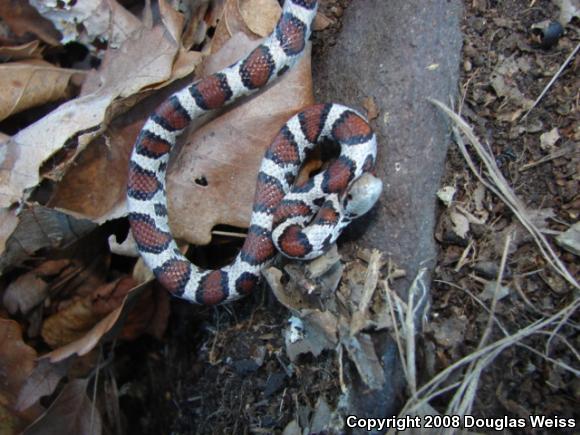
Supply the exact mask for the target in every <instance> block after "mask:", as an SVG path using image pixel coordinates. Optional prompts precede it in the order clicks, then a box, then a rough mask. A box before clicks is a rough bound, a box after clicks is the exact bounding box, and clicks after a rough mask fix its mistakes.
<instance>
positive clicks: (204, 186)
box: [167, 35, 313, 244]
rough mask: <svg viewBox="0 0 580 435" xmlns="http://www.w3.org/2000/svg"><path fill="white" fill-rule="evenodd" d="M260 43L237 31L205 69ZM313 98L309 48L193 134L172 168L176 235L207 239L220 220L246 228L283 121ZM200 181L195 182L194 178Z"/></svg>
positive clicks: (172, 219) (198, 241)
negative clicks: (261, 173)
mask: <svg viewBox="0 0 580 435" xmlns="http://www.w3.org/2000/svg"><path fill="white" fill-rule="evenodd" d="M255 45H256V43H252V42H250V41H249V40H248V39H247V38H246V37H245V36H243V35H239V36H238V35H236V36H235V37H234V38H232V40H231V41H230V42H228V43H227V44H226V45H225V46H224V47H223V50H221V51H220V54H221V55H222V56H223V57H221V56H220V57H219V58H218V57H217V56H214V57H213V58H212V59H211V61H212V62H211V65H207V64H206V70H205V71H204V73H206V74H209V73H211V72H214V71H218V70H220V69H221V68H223V67H224V66H226V65H228V64H230V63H231V62H232V61H234V60H237V58H238V57H239V53H240V52H248V51H249V49H250V48H251V47H253V46H255ZM312 103H313V95H312V81H311V73H310V53H309V50H307V53H306V54H305V55H304V57H303V58H302V59H301V60H300V61H299V63H298V65H296V66H295V67H294V68H293V69H292V70H291V71H289V72H288V73H287V74H286V75H284V76H283V77H281V79H280V80H278V81H277V82H275V83H274V84H273V85H272V86H270V87H268V88H267V89H265V90H264V91H261V92H260V93H259V94H258V95H257V96H255V97H253V98H251V99H247V100H245V101H243V102H242V103H241V104H240V105H238V106H236V107H235V108H233V109H231V110H229V111H227V112H226V113H225V114H223V115H222V116H220V117H219V118H217V119H215V120H213V121H211V122H209V123H208V124H206V125H204V126H203V127H201V128H199V129H197V130H195V131H194V132H193V133H190V134H189V135H188V137H187V141H186V143H185V144H184V146H183V148H182V149H181V152H180V154H179V155H178V156H176V158H175V161H174V164H173V165H171V166H170V168H169V171H168V182H167V186H168V188H167V191H168V204H169V220H170V225H171V229H172V233H173V235H174V236H175V237H177V238H180V239H183V240H186V241H188V242H190V243H194V244H207V243H209V241H210V240H211V230H212V228H213V227H214V226H215V225H217V224H226V225H232V226H235V227H247V226H248V224H249V218H250V212H251V208H252V202H253V196H254V191H255V185H256V175H257V173H258V167H259V165H260V162H261V160H262V157H263V155H264V152H265V150H266V148H267V147H268V145H269V144H270V142H271V141H272V139H273V138H274V136H275V135H276V133H277V132H278V130H279V129H280V128H281V127H282V125H283V124H284V123H285V122H286V121H287V120H288V118H290V117H291V116H292V115H293V114H294V113H296V112H297V111H298V110H299V109H301V108H302V107H305V106H307V105H310V104H312ZM196 180H197V181H196Z"/></svg>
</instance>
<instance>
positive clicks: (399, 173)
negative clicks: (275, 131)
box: [314, 0, 462, 417]
mask: <svg viewBox="0 0 580 435" xmlns="http://www.w3.org/2000/svg"><path fill="white" fill-rule="evenodd" d="M461 12H462V8H461V2H459V1H458V0H390V1H385V0H366V1H353V2H351V4H350V6H349V7H348V8H347V9H346V11H345V16H344V18H343V28H342V31H341V33H340V35H339V37H338V40H337V43H336V45H335V46H333V47H331V48H330V49H328V50H327V51H325V53H324V55H323V56H322V57H318V58H316V57H315V61H314V83H315V94H316V97H317V100H318V101H336V102H340V103H344V104H347V105H351V106H354V107H361V104H362V101H363V99H364V98H365V97H369V96H372V97H374V98H375V100H376V102H377V104H378V106H379V109H380V113H379V116H378V118H377V119H376V120H375V121H374V127H375V129H376V132H377V134H378V137H379V142H380V145H379V158H378V164H377V175H378V176H379V177H381V179H382V180H383V182H384V186H385V188H384V192H383V195H382V198H381V200H380V202H379V204H378V206H377V207H376V208H375V209H374V212H373V213H371V215H370V216H369V217H367V218H366V219H364V220H363V221H362V222H359V223H358V230H359V231H357V228H355V229H354V231H356V232H357V233H358V232H360V235H361V237H360V238H358V239H357V243H358V244H359V245H361V246H366V247H370V248H378V249H380V250H381V251H383V252H385V253H387V255H389V256H390V257H391V258H392V259H393V260H394V261H395V262H396V263H397V264H398V265H399V266H400V267H403V268H404V269H405V270H406V271H407V278H406V279H402V280H399V281H398V282H397V283H396V285H397V290H399V291H401V293H402V294H405V290H406V289H407V288H408V287H409V284H410V283H411V282H412V280H413V278H414V277H415V275H416V274H417V271H418V270H419V269H420V268H422V267H428V268H429V267H432V266H433V265H434V262H435V256H436V248H435V243H434V239H433V228H434V223H435V206H436V196H435V193H436V191H437V189H438V187H439V180H440V178H441V175H442V173H443V169H444V160H445V155H446V152H447V144H448V142H449V137H448V132H449V130H448V125H447V124H446V122H445V119H444V118H443V117H442V116H441V115H440V114H439V113H438V112H437V110H436V109H435V108H434V107H433V106H432V105H431V104H430V103H429V102H428V100H427V99H428V98H435V99H438V100H441V101H444V102H445V103H449V101H450V99H454V98H455V96H456V94H457V83H458V69H459V68H458V67H459V60H460V51H461V32H460V28H459V20H460V16H461ZM361 229H364V231H360V230H361ZM426 276H427V277H428V276H429V274H426ZM383 350H384V354H383V358H384V360H390V361H392V362H393V361H396V360H397V358H392V356H393V354H396V351H394V350H395V349H394V348H393V343H392V342H390V343H388V344H387V345H386V349H383ZM385 370H386V371H387V372H388V373H387V379H389V378H390V379H391V380H392V383H391V384H390V385H388V386H387V387H386V389H385V390H383V391H381V392H378V393H377V394H363V395H358V394H357V396H358V398H357V399H356V403H353V407H354V408H355V410H360V411H361V413H360V414H358V415H359V416H362V415H364V414H367V412H368V413H369V416H373V417H379V416H380V415H381V414H383V413H384V415H386V416H388V415H392V414H393V413H396V412H397V407H398V404H397V400H396V398H397V397H398V398H399V399H401V398H402V396H403V393H404V391H403V386H404V383H403V382H401V379H402V377H403V374H402V373H401V371H400V368H399V366H398V365H397V364H395V363H394V364H392V365H390V366H387V367H385ZM395 380H396V381H395ZM399 403H400V401H399ZM379 404H380V406H377V405H379ZM377 408H378V409H377ZM365 410H366V411H367V412H365ZM371 410H372V411H371ZM377 412H378V414H377Z"/></svg>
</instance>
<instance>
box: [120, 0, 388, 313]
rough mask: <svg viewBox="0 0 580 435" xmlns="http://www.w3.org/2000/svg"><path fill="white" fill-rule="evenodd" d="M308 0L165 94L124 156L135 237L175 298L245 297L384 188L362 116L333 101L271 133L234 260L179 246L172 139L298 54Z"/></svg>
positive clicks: (311, 3)
mask: <svg viewBox="0 0 580 435" xmlns="http://www.w3.org/2000/svg"><path fill="white" fill-rule="evenodd" d="M316 9H317V1H316V0H286V1H285V4H284V8H283V11H282V16H281V17H280V20H279V22H278V24H277V25H276V28H275V30H274V32H273V33H272V34H271V35H270V36H269V37H268V38H267V39H266V40H265V42H264V43H262V44H261V45H260V46H258V47H257V48H255V49H254V50H253V51H252V52H251V53H250V54H249V55H248V56H247V57H245V58H244V59H242V60H240V61H238V62H237V63H235V64H233V65H231V66H230V67H228V68H226V69H224V70H222V71H220V72H218V73H215V74H213V75H210V76H208V77H206V78H204V79H202V80H200V81H198V82H196V83H194V84H192V85H190V86H188V87H186V88H184V89H182V90H180V91H178V92H177V93H175V94H173V95H172V96H171V97H169V98H168V99H167V100H166V101H165V102H164V103H163V104H161V105H160V106H159V107H158V108H157V110H156V111H155V113H154V114H153V115H151V116H150V118H149V119H148V120H147V122H146V123H145V125H144V127H143V129H142V130H141V132H140V134H139V136H138V138H137V141H136V143H135V146H134V148H133V153H132V155H131V160H130V167H129V178H128V186H127V198H128V208H129V221H130V224H131V229H132V232H133V237H134V238H135V240H136V242H137V247H138V249H139V251H140V254H141V255H142V257H143V259H144V260H145V263H146V264H147V265H148V266H149V267H150V268H151V269H152V271H153V273H154V274H155V276H156V278H157V279H158V280H159V281H160V282H161V283H162V284H163V286H165V287H166V288H167V289H168V290H169V291H170V292H171V293H173V294H174V295H176V296H178V297H181V298H184V299H187V300H189V301H191V302H195V303H199V304H217V303H221V302H225V301H230V300H233V299H237V298H238V297H240V296H243V295H246V294H248V293H249V292H250V291H251V290H252V289H253V288H254V287H255V286H256V285H257V284H258V282H259V280H260V273H261V270H262V269H263V268H264V267H265V266H266V265H267V264H268V263H269V262H270V261H271V260H272V259H273V258H274V256H275V255H276V254H277V252H278V251H281V252H282V253H283V254H284V255H286V256H289V257H291V258H301V259H311V258H315V257H317V256H319V255H321V254H322V253H323V251H324V250H325V249H326V248H328V246H330V245H331V244H332V243H334V241H335V240H336V239H337V238H338V236H339V235H340V233H341V231H342V229H343V228H344V227H345V226H346V225H347V224H348V223H349V222H350V221H351V220H352V219H354V218H356V217H358V216H360V215H361V214H364V213H366V212H367V211H368V210H369V209H370V208H371V207H372V206H373V204H374V203H375V202H376V200H377V199H378V196H379V195H380V191H381V188H382V183H381V182H380V180H378V179H376V178H374V177H373V176H372V175H370V174H369V171H371V170H372V168H373V166H374V162H375V158H376V150H377V144H376V138H375V135H374V133H373V132H372V130H371V129H370V127H369V125H368V123H367V121H366V120H365V119H364V118H363V117H362V116H361V115H359V114H358V113H356V112H355V111H354V110H352V109H349V108H347V107H344V106H341V105H338V104H323V105H316V106H312V107H309V108H307V109H305V110H303V111H302V112H300V113H298V114H296V115H295V116H294V117H292V118H291V119H290V120H289V121H288V122H287V123H286V124H285V125H284V127H283V128H282V129H281V130H280V132H279V133H278V134H277V136H276V137H275V138H274V141H273V143H272V145H271V146H270V147H269V149H268V150H267V152H266V155H265V156H264V159H263V160H262V164H261V167H260V171H259V173H258V181H257V186H256V193H255V197H254V205H253V211H252V218H251V223H250V227H249V230H248V236H247V238H246V240H245V242H244V245H243V247H242V249H241V251H240V253H239V254H238V256H237V257H236V259H235V260H234V262H233V263H232V264H230V265H229V266H226V267H224V268H222V269H219V270H202V269H200V268H198V267H197V266H195V265H193V264H192V263H191V262H189V260H187V259H186V258H185V257H184V256H183V255H182V254H181V252H180V251H179V249H178V247H177V245H176V243H175V241H174V240H173V237H172V236H171V232H170V229H169V223H168V218H167V198H166V193H165V172H166V169H167V162H168V159H169V152H170V151H171V149H172V147H173V146H174V144H175V142H176V139H177V136H178V135H179V134H180V133H181V132H182V131H183V130H184V129H185V128H186V127H187V125H188V124H189V123H190V122H191V120H192V119H195V118H197V117H199V116H201V115H203V114H204V113H206V112H208V111H211V110H215V109H219V108H222V107H224V106H225V105H227V104H229V103H231V102H233V101H234V100H236V99H238V98H240V97H242V96H245V95H249V94H251V93H253V92H255V91H256V90H258V89H259V88H261V87H263V86H265V85H267V84H268V83H269V82H270V81H272V80H274V79H275V78H276V77H277V76H279V75H281V74H283V73H284V72H285V71H286V70H288V69H289V68H290V67H291V66H292V65H293V64H294V63H295V62H296V60H297V59H298V58H299V56H300V55H301V54H302V53H303V51H304V47H305V44H306V42H307V40H308V38H309V36H310V32H311V23H312V20H313V19H314V16H315V14H316ZM325 139H330V140H332V141H334V142H338V144H339V145H340V147H341V151H340V155H339V157H338V158H337V159H336V160H334V161H333V162H332V163H330V165H329V166H328V168H327V169H326V170H325V171H323V172H322V173H319V174H317V175H316V176H314V177H313V178H311V179H310V180H309V181H308V182H306V183H305V184H303V185H301V186H299V187H295V186H294V187H293V186H292V183H293V181H294V178H295V177H296V175H297V173H298V170H299V169H300V166H301V163H302V161H303V160H304V157H305V154H306V153H307V152H308V151H309V150H310V149H312V148H313V147H314V146H315V144H317V143H319V142H322V141H323V140H325Z"/></svg>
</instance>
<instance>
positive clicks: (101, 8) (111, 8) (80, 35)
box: [31, 0, 141, 48]
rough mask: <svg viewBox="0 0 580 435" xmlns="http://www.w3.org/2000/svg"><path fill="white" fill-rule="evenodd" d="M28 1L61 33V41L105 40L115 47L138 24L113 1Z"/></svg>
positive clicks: (64, 42)
mask: <svg viewBox="0 0 580 435" xmlns="http://www.w3.org/2000/svg"><path fill="white" fill-rule="evenodd" d="M31 3H32V4H33V5H34V6H35V7H36V8H37V9H38V11H39V12H40V13H41V14H42V16H43V17H45V18H46V19H48V20H50V21H51V22H52V24H53V25H54V27H55V28H57V29H58V30H59V31H60V32H61V34H62V39H61V42H62V43H63V44H66V43H68V42H73V41H74V42H79V43H81V44H83V45H86V46H89V47H90V46H91V45H92V44H93V43H95V41H107V42H108V44H109V45H110V46H111V47H115V48H116V47H119V45H120V44H121V43H122V42H123V41H124V40H125V39H126V38H127V36H128V35H130V34H131V33H132V32H133V31H134V30H136V29H137V28H139V27H140V25H141V23H140V21H139V20H138V19H137V17H135V16H134V15H133V14H131V13H130V12H129V11H127V10H126V9H125V8H123V7H122V6H121V5H119V4H118V3H117V1H115V0H83V1H78V2H77V1H74V2H73V1H70V2H47V1H41V0H31ZM79 23H82V25H79Z"/></svg>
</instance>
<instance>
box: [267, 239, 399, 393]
mask: <svg viewBox="0 0 580 435" xmlns="http://www.w3.org/2000/svg"><path fill="white" fill-rule="evenodd" d="M325 257H326V258H325ZM368 261H369V263H368V266H363V265H362V264H361V263H358V262H353V263H352V264H349V265H348V267H347V268H346V269H344V268H343V267H340V269H338V270H339V272H338V279H328V278H327V277H326V276H327V275H328V274H330V275H333V274H334V273H336V271H337V269H336V267H335V265H336V264H337V263H338V264H340V257H339V256H338V253H337V251H336V248H333V249H332V250H331V251H330V252H329V253H327V254H325V255H323V256H322V257H320V258H319V259H316V260H314V261H312V262H306V263H305V264H303V265H302V266H297V269H298V268H300V267H302V273H300V272H299V270H297V269H296V270H292V269H289V266H290V265H289V266H286V267H285V270H286V271H287V273H288V275H289V276H290V281H289V282H288V283H287V284H282V282H281V278H282V272H281V271H279V270H278V269H276V268H274V267H272V268H269V269H268V270H266V271H265V272H264V276H265V277H266V280H267V281H268V283H269V284H270V286H271V287H272V290H273V292H274V295H275V296H276V298H277V299H278V300H279V301H280V302H281V303H282V304H283V305H285V306H286V307H287V308H289V309H290V310H291V311H292V312H293V313H295V315H294V316H293V317H292V321H291V322H290V326H289V329H288V330H287V332H286V340H285V341H286V352H287V354H288V356H289V357H290V359H291V360H295V359H296V358H297V357H298V355H300V354H303V353H312V354H313V355H315V356H317V355H319V354H320V353H321V352H322V351H323V350H325V349H328V350H335V349H337V347H338V346H343V347H344V348H345V349H346V350H347V355H348V356H349V358H350V359H351V360H352V361H353V362H354V363H355V366H356V367H357V370H358V372H359V374H360V376H361V378H362V379H363V381H364V382H365V384H366V385H367V386H368V387H369V388H371V389H380V388H381V387H382V386H383V384H384V382H385V376H384V373H383V368H382V366H381V363H380V361H379V358H378V356H377V354H376V351H375V349H374V345H373V343H372V339H371V335H370V334H369V333H367V332H366V331H367V330H369V329H372V330H380V329H385V328H388V327H390V326H391V324H392V323H391V320H390V318H389V316H388V314H385V313H387V311H388V310H387V309H386V306H385V305H384V303H385V301H384V299H381V300H380V301H377V300H376V298H375V291H376V289H377V288H378V287H379V286H378V282H379V277H380V269H381V268H382V267H383V266H384V265H385V262H384V261H383V260H382V258H381V255H380V254H379V253H378V252H372V253H371V254H370V256H369V260H368ZM322 264H324V265H325V267H324V268H322V269H321V268H320V265H322ZM343 270H345V272H344V277H343V281H342V283H340V284H339V281H340V277H341V276H342V275H343ZM313 271H315V272H314V273H313ZM329 284H330V285H332V287H328V285H329ZM297 325H298V326H297Z"/></svg>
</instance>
